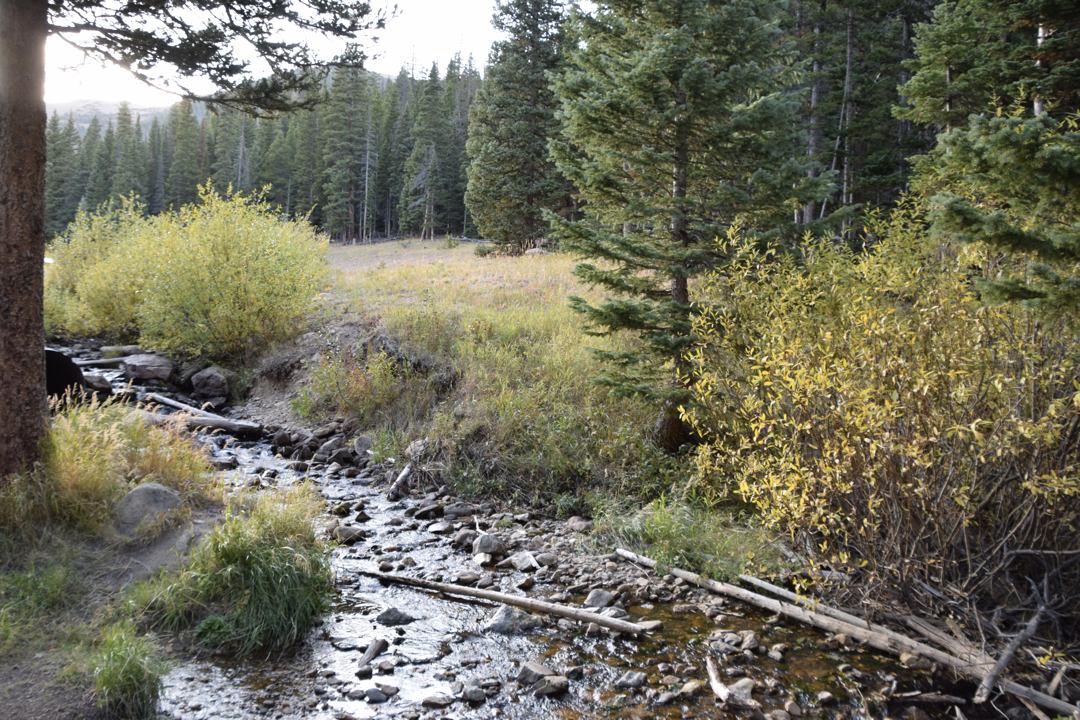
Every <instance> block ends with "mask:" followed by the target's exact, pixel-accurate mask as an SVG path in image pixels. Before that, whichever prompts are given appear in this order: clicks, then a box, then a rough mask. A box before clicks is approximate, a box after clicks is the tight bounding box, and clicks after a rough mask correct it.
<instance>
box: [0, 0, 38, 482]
mask: <svg viewBox="0 0 1080 720" xmlns="http://www.w3.org/2000/svg"><path fill="white" fill-rule="evenodd" d="M47 22H48V20H47V5H46V3H45V2H44V0H0V368H3V372H2V373H0V424H2V425H3V428H2V431H0V483H3V482H5V480H4V478H7V477H9V476H10V475H11V474H12V473H15V472H18V471H20V470H22V469H23V468H25V467H28V466H29V465H31V464H32V463H33V462H34V461H35V460H36V459H37V453H38V443H39V442H40V440H41V438H42V436H43V435H44V434H45V430H46V427H47V424H48V402H47V400H46V395H45V329H44V321H43V310H42V287H43V284H44V271H43V267H44V264H43V263H44V255H45V126H46V115H45V38H46V34H47Z"/></svg>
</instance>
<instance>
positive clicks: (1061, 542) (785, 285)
mask: <svg viewBox="0 0 1080 720" xmlns="http://www.w3.org/2000/svg"><path fill="white" fill-rule="evenodd" d="M923 228H924V222H923V215H922V210H921V208H919V207H917V206H905V207H902V208H901V209H899V210H897V211H895V212H894V213H893V214H891V215H890V216H889V217H885V218H878V219H876V220H874V221H872V222H871V223H870V231H871V232H872V233H873V235H874V236H875V237H877V238H879V244H878V245H877V246H876V247H875V248H874V249H873V250H872V251H870V252H867V253H865V254H863V255H852V254H851V253H849V252H846V251H845V250H843V249H840V248H837V247H835V246H832V245H828V244H821V245H817V246H813V247H811V248H809V249H808V250H807V255H806V258H805V262H804V263H803V264H802V265H801V266H796V265H795V264H794V263H792V262H789V261H787V260H777V259H776V258H769V257H766V256H762V255H758V254H755V253H753V252H752V251H750V250H749V249H745V254H744V258H745V259H744V261H743V262H742V263H741V264H739V265H737V266H734V267H731V268H729V269H728V270H727V271H726V272H725V273H724V274H720V273H716V274H714V275H713V276H712V277H711V279H710V280H709V282H708V284H707V288H706V297H707V298H708V300H710V301H711V302H712V303H713V304H712V305H711V306H710V307H708V308H707V311H706V312H705V313H704V314H703V316H702V319H701V321H700V322H699V324H698V328H697V330H698V331H699V332H700V334H701V336H702V337H703V338H705V340H706V344H705V345H704V346H703V347H702V348H701V349H699V351H698V352H697V353H696V354H695V356H694V360H695V362H696V365H697V371H698V375H697V377H696V382H695V385H694V391H695V394H696V399H697V406H696V407H694V408H690V409H688V412H689V416H690V418H691V419H692V420H693V422H694V425H695V426H696V427H697V429H698V430H699V432H701V433H703V434H704V435H706V436H708V437H709V438H711V442H709V443H708V444H707V445H705V446H704V447H703V448H702V449H701V452H700V453H699V455H698V465H699V473H698V477H697V482H698V483H699V484H700V485H701V486H702V487H703V488H704V489H705V490H710V491H712V492H714V493H716V494H717V495H723V494H725V493H728V492H731V491H732V490H733V489H735V490H737V491H738V492H739V493H740V494H741V495H742V496H743V497H744V498H746V499H748V500H750V501H752V502H754V503H755V504H756V505H757V506H758V507H759V508H760V510H761V513H762V516H763V518H764V519H765V520H766V521H767V522H768V523H769V524H770V525H771V526H773V527H777V528H783V529H785V530H787V531H790V533H791V534H792V536H793V538H794V539H795V541H796V544H797V546H798V547H799V548H807V549H817V550H819V551H820V555H819V558H820V559H822V560H824V561H827V562H830V563H832V564H834V565H836V566H839V567H843V568H845V569H848V570H850V571H853V572H863V573H865V574H866V576H867V577H866V579H867V582H866V583H864V584H863V585H864V587H868V588H885V589H887V590H888V591H889V592H890V593H896V594H898V595H901V596H903V597H904V598H905V599H907V600H911V601H914V600H915V598H914V596H913V593H912V592H911V591H912V589H914V588H920V587H922V586H921V585H920V582H921V583H926V584H928V585H932V586H934V587H938V588H951V589H952V590H951V591H950V592H951V593H952V594H954V595H955V597H957V598H958V599H966V598H967V597H968V596H969V595H971V596H976V597H978V596H980V595H988V594H999V597H1000V593H1002V592H1011V591H1013V590H1014V588H1012V587H1011V585H1010V583H1009V582H1008V580H1007V574H1008V573H1012V574H1013V576H1014V577H1016V578H1021V577H1023V576H1024V575H1025V574H1030V576H1031V577H1033V578H1035V577H1042V576H1043V573H1044V572H1046V568H1054V567H1059V568H1061V567H1062V558H1063V557H1065V556H1064V555H1063V554H1061V553H1062V552H1063V551H1072V550H1075V548H1076V547H1077V546H1078V545H1080V525H1078V521H1080V479H1078V478H1080V448H1078V445H1077V443H1076V442H1075V441H1076V437H1075V435H1076V432H1077V427H1078V426H1080V393H1078V392H1077V389H1078V387H1080V384H1078V381H1080V366H1078V364H1077V354H1076V348H1077V344H1076V343H1077V338H1076V336H1075V335H1074V334H1073V332H1072V331H1071V329H1070V327H1069V326H1068V325H1066V324H1065V323H1059V324H1056V325H1049V324H1041V323H1039V322H1037V321H1036V318H1035V317H1033V316H1032V315H1031V314H1030V313H1028V312H1027V311H1025V310H1024V309H1023V308H1021V307H1019V306H1016V305H1009V306H996V307H995V306H986V305H984V304H982V303H980V302H979V300H978V298H977V297H976V296H975V294H974V293H973V290H972V282H971V277H970V273H971V272H972V271H973V265H972V259H973V258H977V257H979V255H978V253H979V252H980V250H979V249H978V248H976V249H974V250H973V251H970V250H963V249H962V250H957V249H955V248H952V247H949V246H948V245H940V244H934V243H930V242H929V241H928V240H926V239H925V237H924V230H923ZM969 252H974V253H975V254H973V255H972V254H965V253H969ZM974 267H978V266H974ZM1017 548H1022V549H1023V550H1024V552H1023V553H1015V552H1013V550H1015V549H1017ZM1062 570H1063V571H1062V572H1059V573H1051V576H1050V578H1049V579H1050V580H1051V584H1052V585H1055V586H1056V588H1057V590H1059V591H1061V590H1062V589H1067V588H1070V587H1071V588H1075V587H1076V575H1075V572H1076V571H1075V568H1074V569H1073V570H1071V571H1068V572H1065V571H1064V568H1062ZM1017 589H1018V590H1019V591H1020V592H1022V593H1026V592H1027V588H1026V587H1022V588H1017ZM1065 595H1066V597H1071V598H1072V602H1073V603H1075V602H1077V601H1078V598H1077V597H1076V596H1075V592H1074V591H1073V590H1067V591H1066V592H1065ZM924 597H926V596H925V595H924Z"/></svg>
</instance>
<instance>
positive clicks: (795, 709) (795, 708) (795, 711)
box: [784, 700, 802, 717]
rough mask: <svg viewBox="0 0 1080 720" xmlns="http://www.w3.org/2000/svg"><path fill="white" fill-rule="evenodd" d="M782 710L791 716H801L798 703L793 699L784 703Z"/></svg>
mask: <svg viewBox="0 0 1080 720" xmlns="http://www.w3.org/2000/svg"><path fill="white" fill-rule="evenodd" d="M784 710H785V711H786V712H787V714H788V715H790V716H791V717H802V708H801V707H799V703H797V702H795V701H794V700H788V701H787V702H786V703H784Z"/></svg>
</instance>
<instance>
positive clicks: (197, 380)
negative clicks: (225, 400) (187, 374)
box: [191, 365, 229, 400]
mask: <svg viewBox="0 0 1080 720" xmlns="http://www.w3.org/2000/svg"><path fill="white" fill-rule="evenodd" d="M191 388H192V389H193V390H194V391H195V397H196V398H198V399H199V400H208V399H210V398H222V397H228V396H229V378H228V377H227V376H226V375H225V372H224V371H223V370H222V369H221V368H219V367H217V366H216V365H212V366H210V367H208V368H206V369H205V370H200V371H199V372H197V373H195V374H194V375H192V376H191Z"/></svg>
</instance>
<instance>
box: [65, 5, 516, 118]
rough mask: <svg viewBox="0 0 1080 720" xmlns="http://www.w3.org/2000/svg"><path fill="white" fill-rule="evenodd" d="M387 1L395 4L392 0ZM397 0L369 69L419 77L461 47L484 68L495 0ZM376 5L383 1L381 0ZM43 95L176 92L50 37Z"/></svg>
mask: <svg viewBox="0 0 1080 720" xmlns="http://www.w3.org/2000/svg"><path fill="white" fill-rule="evenodd" d="M387 2H388V4H393V2H394V0H387ZM396 2H397V6H398V14H397V16H396V17H393V18H391V19H389V20H387V23H386V29H385V30H383V31H380V32H378V33H375V36H376V37H377V38H378V42H375V43H372V42H370V40H368V41H367V42H363V43H362V44H363V46H364V47H365V49H366V52H367V54H368V56H369V60H368V62H367V67H368V68H369V69H370V70H373V71H374V72H378V73H383V74H385V75H396V74H397V72H398V70H400V69H401V67H402V66H403V65H405V66H408V65H411V64H414V63H415V68H416V73H417V75H418V76H419V75H422V74H426V73H427V70H428V68H430V67H431V63H432V62H433V61H437V62H438V63H439V70H440V72H442V71H445V69H446V63H447V62H448V61H449V60H450V58H452V57H453V56H454V54H455V53H457V52H460V53H461V58H462V61H464V60H466V59H468V57H469V54H470V53H471V54H472V56H473V60H474V62H475V63H476V66H477V67H478V68H480V69H481V70H482V69H483V67H484V64H485V63H486V62H487V55H488V50H490V48H491V43H492V42H494V41H495V40H496V39H497V33H496V32H495V30H494V28H492V27H491V16H492V15H493V14H494V12H495V0H396ZM372 5H373V6H378V5H380V0H375V1H374V2H372ZM324 42H325V41H324ZM315 47H317V48H319V47H321V46H320V45H318V44H316V45H315ZM327 47H330V46H329V45H328V44H327ZM331 53H332V51H331ZM45 100H46V101H47V102H50V103H64V102H72V101H75V100H106V101H120V100H127V101H129V102H131V103H132V104H133V105H135V106H136V107H149V106H161V105H171V104H172V103H173V102H175V101H176V97H175V96H173V95H169V94H166V93H160V92H155V91H154V90H152V89H150V88H147V87H146V86H145V85H143V84H142V83H140V82H139V81H137V80H135V79H133V78H132V77H131V76H130V75H128V74H127V73H126V72H124V71H123V70H120V69H119V68H115V67H109V68H102V67H100V66H98V65H96V64H95V63H91V62H85V63H84V62H82V55H81V54H80V53H78V52H77V51H74V50H72V49H71V48H70V47H69V46H67V45H66V44H65V43H63V42H62V41H60V40H58V39H56V38H50V39H49V42H48V45H47V46H46V75H45Z"/></svg>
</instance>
